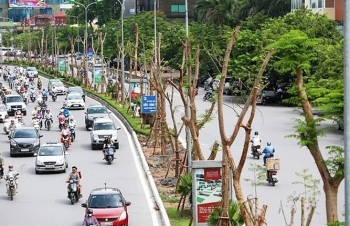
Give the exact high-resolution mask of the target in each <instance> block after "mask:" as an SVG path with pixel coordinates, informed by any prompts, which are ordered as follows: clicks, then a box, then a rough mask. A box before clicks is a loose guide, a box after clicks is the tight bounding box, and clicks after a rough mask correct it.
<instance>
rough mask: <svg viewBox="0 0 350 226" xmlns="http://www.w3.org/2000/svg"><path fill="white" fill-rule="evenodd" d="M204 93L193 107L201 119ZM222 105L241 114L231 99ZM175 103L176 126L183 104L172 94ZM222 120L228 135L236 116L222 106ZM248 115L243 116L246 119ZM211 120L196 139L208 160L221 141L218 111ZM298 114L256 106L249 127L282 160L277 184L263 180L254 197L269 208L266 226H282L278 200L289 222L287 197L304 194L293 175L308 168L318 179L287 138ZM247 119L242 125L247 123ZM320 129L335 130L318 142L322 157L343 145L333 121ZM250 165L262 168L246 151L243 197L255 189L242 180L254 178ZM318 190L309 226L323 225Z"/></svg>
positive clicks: (237, 144)
mask: <svg viewBox="0 0 350 226" xmlns="http://www.w3.org/2000/svg"><path fill="white" fill-rule="evenodd" d="M204 94H205V91H204V90H203V88H199V94H198V95H197V97H196V108H197V115H198V116H200V115H201V114H203V113H204V112H205V110H206V109H209V107H210V105H211V103H210V102H203V96H204ZM224 103H225V104H226V105H228V106H230V107H232V108H234V110H235V111H237V112H238V113H240V109H241V108H240V107H239V106H238V105H237V104H235V103H233V102H232V96H225V95H224ZM174 104H175V106H179V107H178V111H177V112H176V119H177V122H178V123H181V119H180V118H181V116H183V115H184V111H183V107H182V106H183V104H182V102H181V99H180V95H179V94H178V93H177V92H176V91H175V96H174ZM224 109H225V110H224V119H225V131H226V134H227V136H230V135H231V133H232V131H233V128H234V126H235V124H236V120H237V116H236V113H235V112H234V111H233V109H231V108H229V107H227V106H225V107H224ZM167 111H168V112H167V116H169V117H167V121H168V124H169V127H170V128H171V127H172V122H171V117H170V111H169V109H167ZM249 114H250V112H249V111H248V114H247V115H246V117H245V119H246V120H247V119H248V117H249ZM213 117H214V119H213V120H212V121H211V122H209V123H208V124H206V125H205V126H204V128H203V129H202V130H200V136H199V140H200V143H201V147H202V150H203V153H204V156H205V157H206V158H207V157H208V156H209V154H210V147H211V145H212V144H213V143H214V141H215V140H218V141H220V134H219V126H218V118H217V111H214V113H213ZM299 117H300V113H299V111H298V110H296V108H293V107H284V106H261V105H260V106H258V108H257V111H256V114H255V118H254V122H253V128H252V135H253V134H254V132H255V131H258V132H259V135H260V136H261V138H262V148H263V147H264V146H265V145H266V142H267V141H271V142H272V145H273V146H274V147H275V149H276V154H275V157H276V158H280V159H281V170H280V171H279V172H278V174H277V178H278V180H279V182H278V183H277V184H276V185H275V187H272V185H269V184H268V183H267V182H266V181H265V182H264V185H260V186H258V187H257V196H258V198H259V204H260V206H261V205H268V208H267V215H266V221H267V225H270V226H281V225H285V223H284V218H283V215H282V214H279V209H280V201H282V203H283V208H284V212H285V213H286V219H287V221H290V208H289V207H287V205H288V206H291V205H290V203H287V200H288V197H289V196H290V195H292V193H293V192H294V191H296V192H297V193H298V194H300V193H302V192H303V189H304V187H303V185H297V184H292V183H293V182H295V181H302V178H298V177H297V176H296V175H295V173H296V172H299V173H301V172H302V170H303V169H309V172H310V173H312V174H313V175H314V176H313V177H314V179H320V176H319V173H318V171H317V168H316V165H315V164H314V160H313V158H312V157H311V154H310V153H309V151H308V150H307V149H306V148H305V147H303V148H300V147H299V146H298V144H297V143H298V141H297V140H296V139H294V138H286V136H287V135H290V134H293V132H294V128H293V127H294V126H295V125H296V123H295V122H294V121H293V119H294V118H299ZM246 120H245V121H244V122H246ZM321 126H322V127H328V126H332V127H334V129H332V130H330V131H328V132H327V135H326V136H325V137H321V138H320V139H319V143H320V146H321V147H322V150H323V154H324V156H326V155H327V153H328V152H327V150H326V148H325V147H326V146H329V145H339V146H342V145H343V132H342V131H338V130H337V129H336V125H335V124H334V123H333V122H332V121H325V122H323V123H322V124H321ZM244 136H245V133H244V130H243V128H241V129H240V132H239V134H238V136H237V138H236V140H235V141H234V143H233V145H232V147H231V153H232V155H233V156H234V158H235V162H236V163H238V161H239V158H240V153H241V151H242V148H243V142H244ZM181 139H182V140H183V141H184V144H185V131H183V133H182V134H181ZM221 157H222V152H219V153H218V156H217V159H216V160H221ZM250 164H258V165H261V166H262V165H263V160H262V156H261V158H260V160H257V159H254V158H253V157H252V155H251V154H250V151H249V152H248V157H247V161H246V163H245V167H244V171H243V174H242V184H243V192H244V195H245V196H248V195H254V196H255V194H254V187H253V186H252V185H251V184H250V183H249V182H245V181H243V179H246V178H247V179H253V178H254V175H253V172H252V171H249V170H248V168H250V167H251V166H250ZM319 190H320V192H321V195H319V196H318V197H317V200H318V202H317V208H316V213H315V214H314V217H313V220H312V223H311V225H314V226H319V225H325V224H326V215H325V213H326V208H325V198H324V192H323V189H322V182H321V183H320V186H319ZM338 211H339V217H340V219H342V218H343V216H342V213H343V212H344V186H343V184H342V186H340V187H339V197H338ZM300 214H301V213H300V203H298V204H297V213H296V219H295V222H300Z"/></svg>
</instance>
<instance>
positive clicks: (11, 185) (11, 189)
mask: <svg viewBox="0 0 350 226" xmlns="http://www.w3.org/2000/svg"><path fill="white" fill-rule="evenodd" d="M18 175H19V173H17V174H16V175H10V176H8V178H6V179H7V184H6V188H7V189H6V193H7V195H8V196H9V197H10V199H11V201H12V200H13V197H14V196H15V195H16V194H17V186H16V179H17V177H18Z"/></svg>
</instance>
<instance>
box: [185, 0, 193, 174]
mask: <svg viewBox="0 0 350 226" xmlns="http://www.w3.org/2000/svg"><path fill="white" fill-rule="evenodd" d="M185 10H186V11H185V15H186V43H187V41H188V2H187V0H185ZM187 44H188V43H187ZM186 47H187V45H186ZM186 70H188V68H187V67H186ZM186 73H187V76H188V71H187V72H186ZM191 83H192V82H191ZM186 117H187V118H189V119H190V118H191V108H190V96H189V93H188V94H187V105H186ZM186 148H187V160H188V161H187V165H188V169H187V170H188V172H191V170H192V137H191V132H190V128H189V127H188V126H187V127H186Z"/></svg>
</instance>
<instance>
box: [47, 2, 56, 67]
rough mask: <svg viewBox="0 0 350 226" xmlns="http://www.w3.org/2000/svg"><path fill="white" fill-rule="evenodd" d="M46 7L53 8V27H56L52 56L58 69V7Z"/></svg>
mask: <svg viewBox="0 0 350 226" xmlns="http://www.w3.org/2000/svg"><path fill="white" fill-rule="evenodd" d="M46 6H48V7H50V8H52V10H53V21H54V22H53V23H54V24H53V26H54V36H55V37H54V51H55V52H54V56H52V57H54V59H52V62H54V63H55V66H56V67H57V68H58V64H57V33H56V32H57V31H56V29H57V28H56V26H57V24H56V7H54V6H52V5H49V4H46Z"/></svg>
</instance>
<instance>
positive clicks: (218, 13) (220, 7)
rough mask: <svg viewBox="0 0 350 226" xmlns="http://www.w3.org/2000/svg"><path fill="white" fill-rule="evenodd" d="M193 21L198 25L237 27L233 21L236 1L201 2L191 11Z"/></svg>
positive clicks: (204, 0) (213, 0)
mask: <svg viewBox="0 0 350 226" xmlns="http://www.w3.org/2000/svg"><path fill="white" fill-rule="evenodd" d="M193 11H194V19H195V21H198V22H200V23H210V24H215V25H218V26H223V25H227V26H230V27H234V26H235V25H237V22H236V19H235V11H236V1H234V0H202V1H200V2H199V3H198V4H197V5H196V6H195V7H194V9H193Z"/></svg>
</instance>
